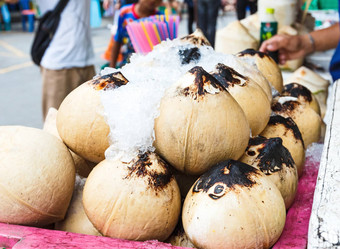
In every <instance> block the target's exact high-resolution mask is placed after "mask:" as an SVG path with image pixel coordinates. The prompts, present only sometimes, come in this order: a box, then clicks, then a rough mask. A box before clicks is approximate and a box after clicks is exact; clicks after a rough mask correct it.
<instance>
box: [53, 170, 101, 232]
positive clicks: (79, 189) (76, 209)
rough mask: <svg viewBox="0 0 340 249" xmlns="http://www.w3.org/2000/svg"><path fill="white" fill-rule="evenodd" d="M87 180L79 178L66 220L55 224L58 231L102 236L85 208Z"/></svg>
mask: <svg viewBox="0 0 340 249" xmlns="http://www.w3.org/2000/svg"><path fill="white" fill-rule="evenodd" d="M85 181H86V178H81V177H79V176H77V178H76V185H75V188H74V191H73V195H72V199H71V203H70V206H69V208H68V210H67V213H66V216H65V219H64V220H62V221H59V222H56V223H55V226H54V228H55V229H56V230H61V231H66V232H71V233H81V234H88V235H96V236H101V234H100V233H99V232H98V231H97V229H95V228H94V226H93V225H92V223H91V222H90V220H89V219H88V218H87V216H86V214H85V211H84V207H83V202H82V200H83V188H84V185H85Z"/></svg>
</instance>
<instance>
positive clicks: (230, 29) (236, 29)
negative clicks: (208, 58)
mask: <svg viewBox="0 0 340 249" xmlns="http://www.w3.org/2000/svg"><path fill="white" fill-rule="evenodd" d="M258 45H259V43H258V41H257V40H256V38H254V37H253V36H252V35H251V34H250V33H249V31H248V30H247V28H246V27H244V26H243V25H242V23H241V22H240V21H233V22H230V23H229V24H228V25H227V26H225V27H224V28H222V29H219V30H217V32H216V42H215V50H216V52H219V53H225V54H236V53H238V52H240V51H242V50H244V49H247V48H253V49H256V48H257V47H258Z"/></svg>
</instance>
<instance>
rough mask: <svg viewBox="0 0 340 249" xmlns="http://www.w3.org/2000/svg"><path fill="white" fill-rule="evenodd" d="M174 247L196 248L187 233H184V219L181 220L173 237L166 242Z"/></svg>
mask: <svg viewBox="0 0 340 249" xmlns="http://www.w3.org/2000/svg"><path fill="white" fill-rule="evenodd" d="M165 242H166V243H170V244H171V245H173V246H180V247H185V248H196V247H195V245H194V244H193V243H192V242H191V241H190V239H189V238H188V236H187V235H186V233H185V232H184V228H183V224H182V219H179V221H178V224H177V226H176V228H175V230H174V231H173V232H172V234H171V236H170V237H169V238H168V239H167V240H166V241H165Z"/></svg>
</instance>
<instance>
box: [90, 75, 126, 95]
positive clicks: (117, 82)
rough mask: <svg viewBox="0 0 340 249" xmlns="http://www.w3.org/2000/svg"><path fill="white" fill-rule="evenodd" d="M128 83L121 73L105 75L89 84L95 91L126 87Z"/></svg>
mask: <svg viewBox="0 0 340 249" xmlns="http://www.w3.org/2000/svg"><path fill="white" fill-rule="evenodd" d="M128 82H129V81H128V80H127V79H126V78H125V77H124V75H123V74H122V73H121V72H115V73H111V74H106V75H103V76H100V77H97V78H95V79H93V80H92V81H91V82H90V83H91V84H92V85H93V86H94V89H95V90H104V91H106V90H112V89H115V88H117V87H120V86H123V85H126V84H127V83H128Z"/></svg>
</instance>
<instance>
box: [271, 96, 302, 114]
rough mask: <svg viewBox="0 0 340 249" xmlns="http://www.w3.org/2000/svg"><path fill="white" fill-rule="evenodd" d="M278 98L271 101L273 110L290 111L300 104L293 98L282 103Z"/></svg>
mask: <svg viewBox="0 0 340 249" xmlns="http://www.w3.org/2000/svg"><path fill="white" fill-rule="evenodd" d="M278 100H279V98H277V99H276V100H274V101H273V103H272V106H271V108H272V111H273V112H277V113H290V112H292V111H293V110H295V109H296V108H298V107H299V106H300V105H301V104H300V102H299V101H295V100H288V101H285V102H284V103H280V102H279V101H278Z"/></svg>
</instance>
